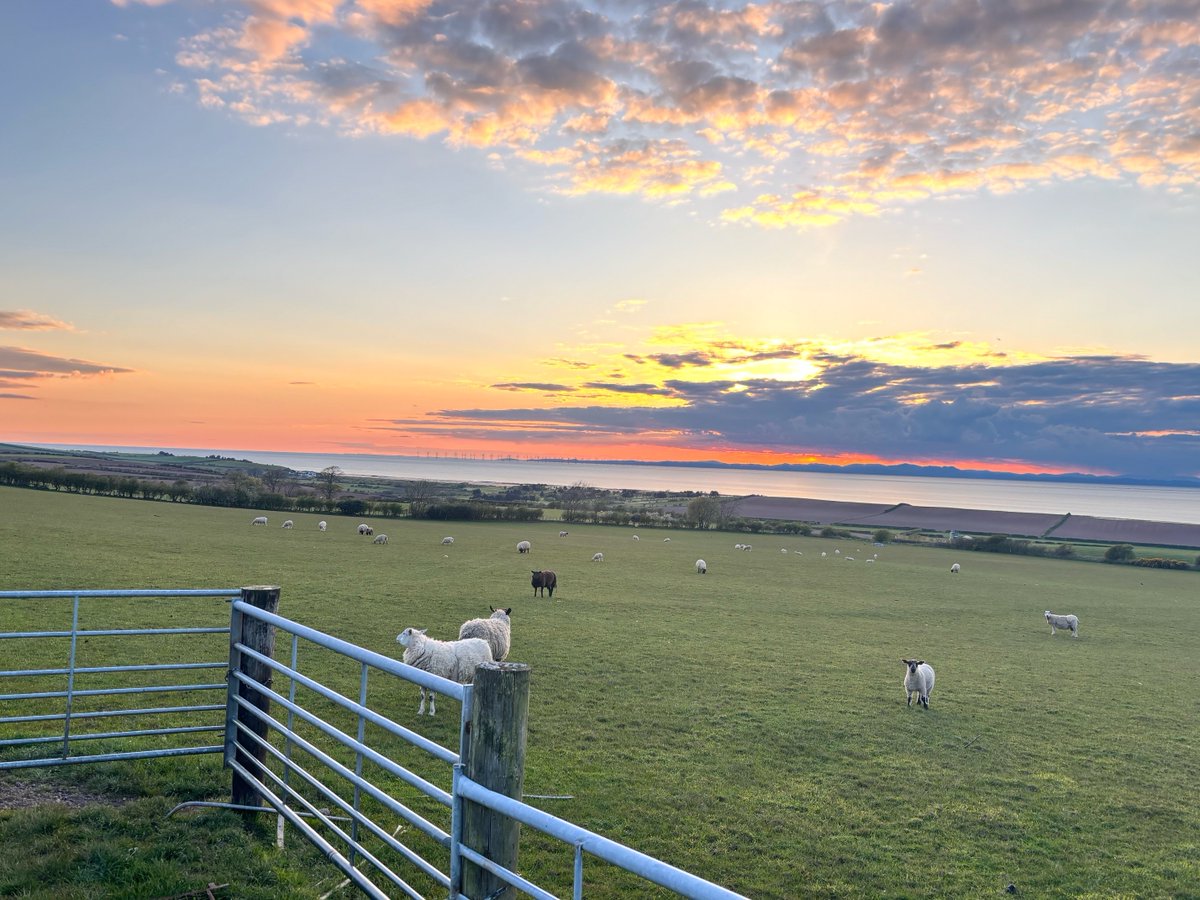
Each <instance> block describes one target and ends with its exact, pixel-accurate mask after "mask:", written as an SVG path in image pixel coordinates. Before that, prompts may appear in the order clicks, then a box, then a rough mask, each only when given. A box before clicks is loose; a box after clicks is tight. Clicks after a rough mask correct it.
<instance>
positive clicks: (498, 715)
mask: <svg viewBox="0 0 1200 900" xmlns="http://www.w3.org/2000/svg"><path fill="white" fill-rule="evenodd" d="M528 716H529V666H527V665H525V664H524V663H504V662H488V663H481V664H480V665H479V666H477V667H476V669H475V687H474V698H473V700H472V704H471V721H470V735H469V737H468V741H467V758H466V759H465V760H464V761H463V765H464V773H465V774H466V776H467V777H468V778H470V779H471V780H472V781H474V782H477V783H478V784H481V785H483V786H484V787H486V788H489V789H490V790H493V791H495V792H496V793H498V794H504V795H505V796H508V797H512V798H513V799H514V800H520V799H521V790H522V788H523V787H524V785H525V744H526V738H527V729H526V723H527V719H528ZM520 838H521V825H520V823H518V822H514V821H512V820H511V819H509V818H508V817H507V816H502V815H500V814H499V813H496V812H492V811H491V810H490V809H486V808H485V807H482V806H479V805H478V804H476V803H471V802H467V803H466V804H465V809H464V812H463V843H464V844H466V845H467V846H468V847H470V848H471V849H472V850H474V851H476V852H477V853H480V854H482V855H483V856H486V857H487V858H488V859H490V860H492V861H494V862H497V863H499V864H500V865H502V866H504V867H505V868H506V869H509V870H511V871H513V872H515V871H516V870H517V845H518V843H519V842H520ZM505 884H506V882H505V881H503V880H502V879H500V878H498V877H497V876H495V875H493V874H492V873H491V872H488V871H487V870H486V869H482V868H480V867H479V866H477V865H475V864H474V863H471V862H469V861H464V864H463V881H462V885H463V893H464V894H465V895H466V896H468V897H470V898H471V900H482V898H484V897H488V896H491V895H492V894H493V893H494V892H495V891H497V890H498V889H499V888H502V887H504V886H505Z"/></svg>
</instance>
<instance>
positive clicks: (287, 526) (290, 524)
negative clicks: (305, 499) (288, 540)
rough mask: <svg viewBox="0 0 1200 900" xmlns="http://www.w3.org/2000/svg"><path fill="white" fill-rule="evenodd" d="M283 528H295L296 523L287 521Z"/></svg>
mask: <svg viewBox="0 0 1200 900" xmlns="http://www.w3.org/2000/svg"><path fill="white" fill-rule="evenodd" d="M283 527H284V528H295V527H296V523H295V522H293V521H292V520H291V519H288V520H287V521H286V522H284V523H283Z"/></svg>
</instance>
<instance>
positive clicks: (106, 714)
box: [0, 588, 240, 769]
mask: <svg viewBox="0 0 1200 900" xmlns="http://www.w3.org/2000/svg"><path fill="white" fill-rule="evenodd" d="M239 594H240V591H239V589H237V588H220V589H211V590H153V589H152V590H113V591H105V590H88V591H82V590H80V591H0V603H3V602H4V601H11V600H34V601H39V602H41V601H46V602H47V603H51V602H53V601H70V603H71V628H70V629H69V630H62V629H59V630H45V631H8V632H0V641H3V640H32V639H37V640H43V639H48V640H54V639H58V640H65V641H66V647H65V648H64V650H65V652H64V656H65V661H66V665H65V666H54V667H47V668H40V669H37V668H25V669H7V670H4V671H0V679H17V678H52V679H53V678H63V679H65V682H64V686H63V688H62V689H59V690H40V691H20V692H15V693H6V694H0V701H4V702H13V703H18V702H22V701H36V700H42V701H45V700H57V699H61V700H62V701H63V704H62V712H55V713H37V714H26V715H8V716H4V717H0V726H4V725H13V724H17V723H37V722H62V733H61V735H51V736H35V737H18V738H8V739H5V740H2V741H0V747H9V748H18V747H26V746H29V747H34V746H45V745H50V744H60V745H61V747H60V750H59V753H58V755H57V756H52V757H45V758H40V759H16V760H3V761H0V769H19V768H30V767H34V766H54V765H67V764H74V763H84V762H105V761H109V760H116V759H147V758H152V757H167V756H191V755H195V754H201V753H219V752H221V751H222V750H223V749H224V748H223V746H222V745H220V744H217V745H206V746H193V745H189V746H171V747H158V748H154V749H148V750H129V751H121V752H113V753H93V754H87V755H73V753H72V744H73V743H77V742H81V741H95V740H120V739H128V738H147V737H159V736H167V735H170V736H177V735H184V734H196V733H204V732H218V731H224V728H225V726H224V724H222V723H221V720H220V719H219V718H217V717H214V719H215V721H214V723H213V724H201V725H174V726H171V727H159V728H132V729H128V730H125V731H107V732H88V733H82V734H81V733H74V734H73V733H72V726H73V725H77V724H78V723H80V722H84V721H89V720H92V719H103V718H112V717H118V716H156V717H163V716H170V715H183V714H192V713H197V712H216V711H218V710H224V709H225V708H226V704H225V703H212V704H195V703H193V704H189V705H176V706H156V707H148V708H114V709H101V710H88V711H85V712H81V711H78V710H76V709H75V701H76V700H78V699H80V698H101V697H114V698H115V697H121V696H125V695H140V694H167V693H184V692H186V693H193V692H203V691H224V690H225V689H226V685H225V683H224V682H216V683H210V682H196V683H191V684H149V685H142V686H137V687H100V688H87V689H81V688H79V687H78V686H77V682H76V678H77V677H78V676H97V675H101V676H102V675H115V674H118V673H120V674H127V673H139V672H145V673H161V672H178V671H195V670H197V669H222V670H223V669H225V668H226V667H227V666H228V662H227V660H224V659H221V660H215V661H211V662H174V663H148V664H135V665H113V666H80V665H78V664H77V660H78V654H79V649H80V648H79V644H80V639H81V638H94V637H95V638H99V637H103V638H120V637H125V636H133V635H145V636H167V635H171V636H175V635H185V634H228V632H229V629H228V627H211V626H196V627H179V628H176V627H172V628H89V629H81V628H80V627H79V614H80V606H81V605H82V604H83V603H84V602H85V601H86V602H88V603H89V604H90V603H92V602H95V603H97V604H99V605H102V604H103V602H104V601H106V600H114V599H120V598H135V599H136V598H141V599H146V600H154V599H160V598H172V599H174V598H181V599H191V598H196V599H206V600H210V601H211V600H223V601H226V602H229V601H232V600H234V599H235V598H236V597H238V596H239ZM7 655H9V656H11V655H12V654H7ZM43 708H44V707H43Z"/></svg>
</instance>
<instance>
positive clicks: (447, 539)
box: [442, 535, 454, 544]
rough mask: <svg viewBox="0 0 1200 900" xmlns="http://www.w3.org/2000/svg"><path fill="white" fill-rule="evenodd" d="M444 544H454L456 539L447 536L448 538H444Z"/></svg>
mask: <svg viewBox="0 0 1200 900" xmlns="http://www.w3.org/2000/svg"><path fill="white" fill-rule="evenodd" d="M442 543H443V544H453V543H454V538H452V537H450V536H449V535H446V537H444V538H442Z"/></svg>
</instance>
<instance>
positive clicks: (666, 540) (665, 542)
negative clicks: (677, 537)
mask: <svg viewBox="0 0 1200 900" xmlns="http://www.w3.org/2000/svg"><path fill="white" fill-rule="evenodd" d="M663 543H664V544H669V543H671V539H670V538H663Z"/></svg>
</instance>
